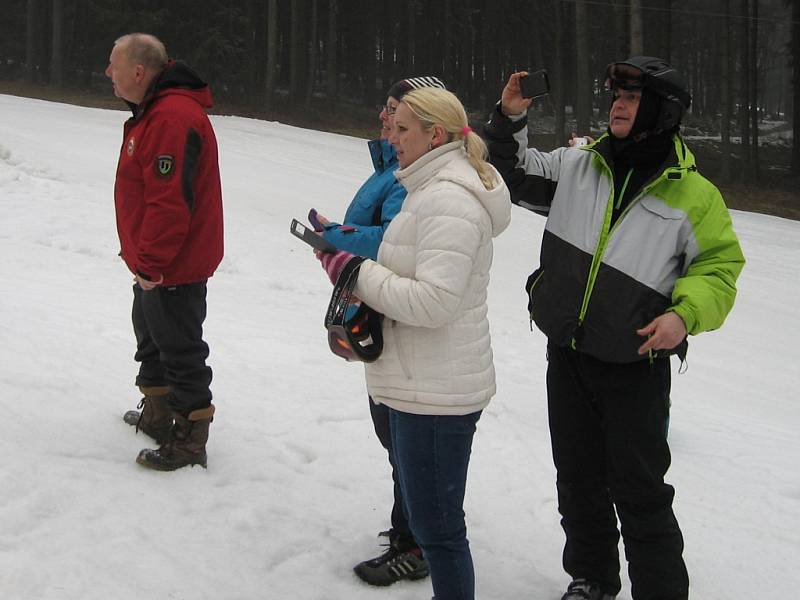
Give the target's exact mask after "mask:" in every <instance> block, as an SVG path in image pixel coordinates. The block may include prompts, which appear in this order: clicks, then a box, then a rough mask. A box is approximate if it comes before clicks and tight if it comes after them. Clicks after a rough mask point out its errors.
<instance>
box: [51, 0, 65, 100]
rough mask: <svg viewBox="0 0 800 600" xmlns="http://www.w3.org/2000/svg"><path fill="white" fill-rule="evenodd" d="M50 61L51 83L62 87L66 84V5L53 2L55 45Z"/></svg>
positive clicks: (56, 1)
mask: <svg viewBox="0 0 800 600" xmlns="http://www.w3.org/2000/svg"><path fill="white" fill-rule="evenodd" d="M52 46H53V47H52V55H51V56H52V58H51V60H50V83H51V84H53V85H56V86H58V87H61V86H62V85H63V84H64V4H63V0H53V44H52Z"/></svg>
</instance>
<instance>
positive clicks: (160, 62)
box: [114, 33, 169, 71]
mask: <svg viewBox="0 0 800 600" xmlns="http://www.w3.org/2000/svg"><path fill="white" fill-rule="evenodd" d="M121 44H122V45H124V47H125V54H126V56H127V57H128V60H130V61H132V62H134V63H136V64H141V65H144V68H145V69H148V70H152V71H160V70H161V69H163V68H164V65H166V64H167V61H168V60H169V57H168V56H167V49H166V48H165V47H164V44H163V43H162V42H161V40H159V39H158V38H157V37H156V36H154V35H150V34H149V33H128V34H126V35H123V36H122V37H121V38H119V39H117V41H116V42H114V45H115V46H118V45H121Z"/></svg>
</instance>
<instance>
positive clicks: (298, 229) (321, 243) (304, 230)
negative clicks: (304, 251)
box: [289, 219, 339, 252]
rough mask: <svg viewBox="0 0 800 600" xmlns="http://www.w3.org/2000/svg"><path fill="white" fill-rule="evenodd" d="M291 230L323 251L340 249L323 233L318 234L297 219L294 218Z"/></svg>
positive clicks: (307, 242)
mask: <svg viewBox="0 0 800 600" xmlns="http://www.w3.org/2000/svg"><path fill="white" fill-rule="evenodd" d="M289 231H291V232H292V234H293V235H295V236H296V237H299V238H300V239H301V240H303V241H304V242H305V243H306V244H308V245H309V246H312V247H314V248H316V249H317V250H319V251H321V252H338V251H339V249H338V248H337V247H336V246H334V245H333V244H331V243H330V242H328V241H326V240H325V238H324V237H322V236H321V235H317V233H316V232H315V231H314V230H313V229H309V228H308V227H306V226H305V225H303V224H302V223H301V222H300V221H298V220H297V219H292V224H291V226H290V227H289Z"/></svg>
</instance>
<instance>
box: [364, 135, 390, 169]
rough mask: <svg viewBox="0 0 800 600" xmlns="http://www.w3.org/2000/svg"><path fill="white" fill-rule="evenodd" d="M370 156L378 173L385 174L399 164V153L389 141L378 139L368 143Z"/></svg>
mask: <svg viewBox="0 0 800 600" xmlns="http://www.w3.org/2000/svg"><path fill="white" fill-rule="evenodd" d="M367 146H368V147H369V155H370V157H371V158H372V166H373V167H374V168H375V170H376V171H378V173H383V172H384V171H385V170H386V169H388V168H389V167H391V166H392V165H393V164H394V163H396V162H397V153H396V152H395V150H394V146H392V145H391V144H390V143H389V140H383V139H377V140H370V141H369V142H367Z"/></svg>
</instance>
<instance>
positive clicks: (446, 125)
mask: <svg viewBox="0 0 800 600" xmlns="http://www.w3.org/2000/svg"><path fill="white" fill-rule="evenodd" d="M401 103H403V104H405V105H406V106H408V108H409V109H410V110H411V112H413V113H414V115H416V117H417V118H418V119H419V121H420V123H422V128H423V129H424V130H425V131H429V130H430V129H431V128H432V127H433V126H434V125H439V126H441V127H442V128H443V129H444V130H445V132H446V133H447V141H448V142H453V141H455V140H463V141H464V150H465V151H466V153H467V159H468V160H469V162H470V164H471V165H472V166H473V167H474V169H475V170H476V171H477V172H478V177H480V179H481V182H482V183H483V185H484V187H485V188H486V189H487V190H491V189H493V188H494V187H495V186H496V185H497V183H498V182H497V175H496V171H495V170H494V169H492V168H491V166H490V165H489V163H487V162H486V157H487V156H488V155H489V152H488V150H487V149H486V144H485V143H484V141H483V140H482V139H481V137H480V136H479V135H478V134H477V133H475V132H474V131H472V130H471V129H470V128H469V123H468V122H467V112H466V111H465V110H464V106H463V105H462V104H461V101H460V100H459V99H458V98H457V97H456V95H455V94H453V93H452V92H450V91H448V90H442V89H438V88H420V89H416V90H411V91H410V92H408V93H407V94H406V95H405V96H403V99H402V100H401Z"/></svg>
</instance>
